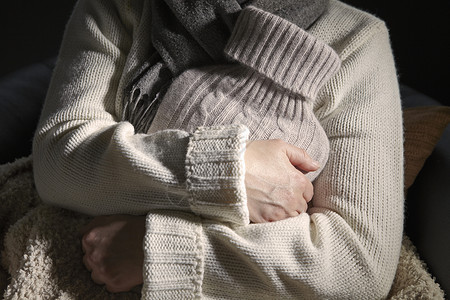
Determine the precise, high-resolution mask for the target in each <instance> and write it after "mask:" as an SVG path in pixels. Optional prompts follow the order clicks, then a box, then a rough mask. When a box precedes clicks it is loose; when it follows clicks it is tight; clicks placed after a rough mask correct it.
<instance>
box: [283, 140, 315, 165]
mask: <svg viewBox="0 0 450 300" xmlns="http://www.w3.org/2000/svg"><path fill="white" fill-rule="evenodd" d="M285 150H286V155H287V157H288V159H289V161H290V162H291V164H292V165H294V166H295V167H297V168H299V169H300V170H303V171H306V172H312V171H316V170H318V169H319V168H320V164H319V163H318V162H317V161H315V160H313V159H312V158H311V157H310V156H309V155H308V153H306V151H305V150H304V149H302V148H298V147H296V146H294V145H291V144H288V143H285Z"/></svg>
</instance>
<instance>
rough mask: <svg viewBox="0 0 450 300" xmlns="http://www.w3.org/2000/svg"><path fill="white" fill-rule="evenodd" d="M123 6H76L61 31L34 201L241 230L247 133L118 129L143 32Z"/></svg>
mask: <svg viewBox="0 0 450 300" xmlns="http://www.w3.org/2000/svg"><path fill="white" fill-rule="evenodd" d="M144 4H145V5H147V2H144V1H143V5H144ZM127 5H128V4H127V1H107V0H92V1H85V0H82V1H80V2H79V3H78V4H77V7H76V9H75V11H74V13H73V15H72V18H71V20H70V22H69V24H68V26H67V30H66V33H65V37H64V41H63V44H62V47H61V52H60V55H59V58H58V62H57V66H56V68H55V71H54V75H53V79H52V83H51V86H50V88H49V91H48V95H47V99H46V103H45V106H44V109H43V112H42V115H41V120H40V123H39V126H38V129H37V131H36V135H35V139H34V149H33V155H34V172H35V181H36V187H37V189H38V192H39V194H40V196H41V198H42V199H43V200H44V201H45V202H47V203H51V204H54V205H58V206H63V207H66V208H69V209H73V210H76V211H80V212H83V213H87V214H91V215H100V214H102V215H104V214H116V213H127V214H145V213H147V212H148V211H149V210H154V209H175V210H181V211H189V212H194V213H196V214H199V215H202V216H204V217H207V218H208V217H209V218H215V219H217V220H221V221H228V222H235V223H239V224H247V223H248V222H249V220H248V210H247V207H246V202H245V188H244V183H243V182H244V178H243V153H244V151H243V150H244V149H245V143H246V139H247V135H248V133H247V130H246V128H245V127H243V126H228V127H221V128H204V129H202V130H199V131H198V132H196V133H192V134H190V133H187V132H184V131H179V130H170V131H169V130H165V131H160V132H156V133H154V134H151V135H149V134H135V130H134V128H133V126H132V125H131V124H130V123H129V122H126V121H121V118H120V116H121V109H122V101H123V99H122V95H123V90H124V88H125V85H126V81H127V78H128V80H129V73H131V71H130V68H131V67H130V66H131V65H134V64H136V63H139V62H140V60H142V59H143V58H142V57H144V56H143V55H142V56H139V57H138V58H139V59H140V60H139V59H137V58H136V53H135V52H136V51H138V50H136V49H140V50H139V51H142V50H141V49H148V45H147V47H146V46H145V43H144V44H142V45H136V44H140V43H141V42H142V41H141V40H139V39H136V40H134V39H133V37H134V36H138V37H139V36H140V35H142V34H143V32H148V31H147V30H148V28H144V29H139V28H140V27H139V26H141V23H145V22H141V20H140V18H141V17H140V15H139V13H140V11H139V5H137V4H136V5H135V6H134V5H133V6H131V7H132V9H134V10H135V11H134V12H130V11H129V9H130V7H128V6H127ZM138 11H139V12H138ZM144 12H145V13H147V14H148V13H149V12H148V10H144ZM147 17H148V16H147ZM144 27H145V26H144ZM146 41H147V43H148V39H147V40H146ZM138 46H139V47H138ZM211 154H214V155H211ZM225 167H226V168H225ZM227 168H228V169H227ZM225 169H227V170H228V171H230V173H226V174H224V176H222V178H220V177H221V172H222V173H223V172H224V170H225ZM222 175H223V174H222ZM203 183H204V186H209V188H208V189H205V188H203V187H201V185H202V184H203ZM202 191H203V192H205V193H207V192H208V191H209V192H210V193H211V194H214V193H212V191H215V192H216V193H215V194H216V195H217V197H216V198H214V197H207V196H202V195H201V192H202ZM211 204H215V206H214V208H211Z"/></svg>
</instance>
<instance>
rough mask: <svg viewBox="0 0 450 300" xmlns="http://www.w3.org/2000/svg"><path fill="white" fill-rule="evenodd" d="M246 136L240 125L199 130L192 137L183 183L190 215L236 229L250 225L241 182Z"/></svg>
mask: <svg viewBox="0 0 450 300" xmlns="http://www.w3.org/2000/svg"><path fill="white" fill-rule="evenodd" d="M248 135H249V132H248V129H247V128H246V127H245V126H242V125H232V126H218V127H201V128H199V129H197V130H196V131H195V132H194V133H193V134H192V136H191V139H190V141H189V146H188V150H187V155H186V168H187V169H186V174H187V180H186V183H187V188H188V191H189V193H190V196H191V197H190V199H189V201H190V205H191V210H192V211H193V212H194V213H196V214H198V215H201V216H203V217H205V218H210V219H214V220H218V221H224V222H231V223H234V224H238V225H246V224H249V223H250V219H249V212H248V208H247V195H246V192H245V182H244V175H245V166H244V152H245V146H246V141H247V139H248Z"/></svg>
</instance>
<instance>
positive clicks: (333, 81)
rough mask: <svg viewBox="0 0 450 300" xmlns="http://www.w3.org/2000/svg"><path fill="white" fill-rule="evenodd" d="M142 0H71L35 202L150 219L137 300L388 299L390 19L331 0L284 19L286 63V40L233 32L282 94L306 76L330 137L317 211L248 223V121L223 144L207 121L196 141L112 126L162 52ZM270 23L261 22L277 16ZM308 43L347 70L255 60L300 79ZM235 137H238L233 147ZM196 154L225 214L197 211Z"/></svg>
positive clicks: (39, 136)
mask: <svg viewBox="0 0 450 300" xmlns="http://www.w3.org/2000/svg"><path fill="white" fill-rule="evenodd" d="M149 2H150V1H145V0H123V1H122V0H120V1H119V0H80V1H79V2H78V4H77V6H76V9H75V11H74V13H73V15H72V17H71V20H70V22H69V24H68V26H67V31H66V34H65V38H64V41H63V45H62V48H61V53H60V56H59V59H58V63H57V66H56V69H55V75H54V77H53V80H52V83H51V86H50V90H49V93H48V96H47V97H48V98H47V101H46V104H45V107H44V110H43V113H42V118H41V121H40V124H39V128H38V130H37V133H36V137H35V140H34V155H35V158H36V159H35V161H34V174H35V180H36V187H37V189H38V192H39V194H40V196H41V197H42V198H43V199H44V200H45V201H46V202H47V203H53V204H57V205H60V206H64V207H67V208H70V209H74V210H78V211H81V212H86V213H90V214H108V213H147V212H150V213H148V215H147V230H146V237H145V243H144V247H145V252H146V256H145V266H144V271H145V274H147V275H148V276H146V277H145V279H144V280H145V282H144V287H143V298H144V299H164V298H166V299H173V298H206V299H218V298H220V299H299V298H300V299H301V298H306V299H379V298H384V297H386V296H387V294H388V292H389V289H390V286H391V284H392V282H393V278H394V274H395V270H396V266H397V262H398V257H399V253H400V245H401V237H402V222H403V171H402V170H403V158H402V154H403V148H402V120H401V107H400V99H399V93H398V85H397V78H396V72H395V68H394V61H393V57H392V53H391V48H390V44H389V37H388V32H387V30H386V27H385V25H384V23H383V22H382V21H380V20H379V19H377V18H375V17H373V16H371V15H369V14H366V13H363V12H361V11H358V10H356V9H354V8H351V7H349V6H347V5H345V4H343V3H341V2H338V1H336V0H332V1H331V2H330V6H329V8H328V10H327V11H326V12H325V13H324V14H323V15H322V17H321V18H320V19H319V20H317V21H316V22H315V23H314V25H313V26H312V27H311V28H310V29H308V32H305V33H302V32H299V31H298V30H290V29H289V28H293V27H291V25H290V24H287V23H284V22H283V21H282V20H280V21H277V22H280V23H279V24H280V25H282V26H286V31H285V33H286V34H285V35H283V34H282V35H280V41H282V40H283V38H286V40H289V41H292V44H291V43H287V44H286V47H292V49H294V50H295V51H294V52H291V51H290V50H289V51H284V53H286V54H289V55H295V56H296V57H293V58H292V59H289V58H286V60H285V58H282V57H278V55H279V53H281V52H283V49H279V48H277V47H275V48H274V50H275V51H274V52H270V51H272V50H270V47H268V48H267V51H269V52H266V51H261V52H260V53H257V52H251V53H250V54H248V53H247V52H246V51H249V50H250V49H248V50H245V51H243V52H236V51H237V50H236V51H235V47H233V45H239V44H240V43H245V42H244V41H242V40H240V38H239V36H234V37H233V38H232V40H230V43H229V47H228V48H227V51H228V53H230V54H231V55H232V56H233V57H234V56H237V57H239V59H237V60H238V61H239V60H242V61H243V63H240V64H243V65H245V66H247V65H248V66H249V68H250V69H251V70H255V71H256V73H257V74H261V76H264V77H267V78H269V79H270V80H271V81H272V82H274V83H275V84H277V85H279V86H282V87H283V85H289V84H291V85H297V84H300V85H302V86H296V87H293V88H292V87H290V88H291V89H293V91H297V90H298V91H301V89H302V88H304V87H307V86H308V85H310V86H311V87H308V88H307V94H305V95H303V97H305V100H306V102H305V103H308V101H310V100H311V105H312V110H313V112H314V114H315V116H316V117H317V119H318V121H319V122H320V125H321V126H322V127H323V130H324V132H325V133H326V135H327V137H328V139H329V145H330V152H329V157H328V162H327V164H326V165H325V167H324V168H323V170H322V173H321V174H320V175H319V176H318V177H317V178H316V180H315V182H314V187H315V195H314V199H313V207H312V208H310V209H309V210H308V213H305V214H301V215H299V216H298V217H295V218H290V219H287V220H284V221H280V222H273V223H267V224H246V223H245V224H244V222H243V217H242V216H246V213H248V212H246V211H245V209H244V207H245V205H244V202H245V199H244V198H243V195H245V192H244V191H242V187H243V184H242V181H243V176H241V177H239V176H236V175H237V174H242V155H240V154H239V151H241V150H242V149H243V147H245V145H244V144H245V141H244V140H245V139H244V138H242V137H243V136H244V135H245V134H246V133H245V132H246V130H247V129H245V128H243V127H239V126H238V127H236V128H235V130H231V131H230V136H229V137H228V139H224V137H223V135H222V133H223V131H222V130H229V128H231V127H230V126H223V127H221V128H222V129H221V130H217V128H209V127H205V128H203V129H200V130H199V131H198V132H197V133H196V134H198V136H197V135H196V134H193V133H188V132H186V131H182V130H175V129H173V130H164V131H158V132H156V133H152V134H135V133H134V129H133V126H131V124H130V123H127V122H119V120H120V117H118V116H121V115H122V106H123V90H124V87H125V86H126V84H127V83H129V82H130V80H131V79H132V78H133V76H134V74H136V73H138V70H139V68H140V67H141V66H142V65H143V64H144V62H145V61H146V60H147V58H148V55H151V53H152V51H153V50H152V47H151V45H150V42H149V41H148V36H149V32H150V27H149V24H150V19H151V18H150V13H151V12H150V5H149ZM271 18H272V17H271V16H267V17H264V18H262V19H255V20H254V22H257V23H258V22H261V23H258V24H272V23H271V21H270V19H271ZM294 18H295V16H294ZM258 20H260V21H258ZM244 21H246V20H242V22H244ZM247 21H250V20H247ZM262 28H263V30H262V32H270V30H271V29H270V28H271V27H266V26H264V25H263V27H262ZM264 28H265V29H264ZM276 32H278V31H275V32H274V34H275V33H276ZM290 34H293V36H292V38H291V39H289V38H288V36H289V35H290ZM294 34H295V35H294ZM243 35H244V34H243ZM302 36H303V37H302ZM302 39H304V42H305V45H309V44H310V43H312V42H313V41H314V40H320V41H322V42H323V43H325V44H327V45H329V46H330V47H331V48H333V50H334V51H336V52H337V54H338V55H339V57H340V59H341V60H342V65H341V68H340V69H339V71H338V72H337V73H336V75H334V76H332V77H331V78H330V79H329V81H328V82H326V83H325V84H324V85H323V86H322V87H320V84H319V85H317V86H314V85H312V84H311V83H312V82H313V81H315V80H317V81H320V79H321V78H323V80H324V81H326V76H325V73H326V68H320V70H319V69H316V68H315V67H312V69H311V72H307V73H301V72H299V73H298V76H296V77H293V78H290V77H283V73H282V72H280V70H277V71H276V72H275V73H273V74H271V73H270V72H271V70H272V67H269V68H265V67H264V64H262V65H261V64H260V63H261V62H263V61H264V57H265V55H267V57H269V60H268V61H269V66H270V62H271V59H272V58H273V59H274V62H276V61H280V62H283V63H286V65H285V66H286V67H285V68H286V69H287V70H289V73H290V75H292V76H293V75H295V70H297V69H298V68H299V67H300V66H299V65H298V66H297V65H296V64H295V62H297V61H299V60H301V59H302V58H301V57H302V56H303V55H309V54H308V53H309V52H308V48H304V47H302V46H300V41H301V40H302ZM247 42H252V40H251V39H250V41H247ZM253 42H254V43H256V44H258V43H259V41H258V42H256V41H253ZM296 45H298V46H296ZM312 45H314V43H313V44H312ZM240 47H241V46H240V45H239V46H238V48H240ZM242 47H244V45H242ZM257 47H258V46H255V49H256V48H257ZM325 48H326V47H324V49H325ZM263 49H264V50H266V49H265V48H264V47H262V48H261V50H263ZM279 51H281V52H279ZM245 53H247V55H246V54H245ZM80 54H81V55H80ZM325 54H326V51H317V52H311V55H310V56H309V57H310V60H308V59H307V61H310V62H311V66H314V65H316V64H317V62H318V61H324V62H327V61H328V60H326V59H325V60H320V58H321V57H322V58H323V57H325ZM246 57H247V58H246ZM315 58H318V59H317V60H315ZM288 62H293V63H292V64H289V63H288ZM331 65H332V64H330V66H331ZM277 66H278V67H280V68H281V64H280V65H277ZM305 66H308V64H307V63H305ZM283 68H284V67H283ZM315 70H317V71H315ZM322 72H325V73H322ZM309 74H310V75H309ZM286 78H289V79H286ZM316 88H317V89H316ZM293 94H294V95H299V94H301V93H300V92H299V93H297V92H294V93H293ZM308 95H309V96H308ZM314 95H317V97H315V99H314V101H312V100H313V99H312V98H314ZM310 97H311V99H309V98H310ZM302 111H307V110H306V109H305V110H302ZM235 126H236V125H235ZM281 127H283V126H281ZM200 136H203V137H201V138H200ZM203 138H206V140H207V141H208V142H205V143H203V146H204V147H205V148H201V149H199V148H197V147H198V145H200V144H201V143H198V145H197V142H198V141H201V140H202V139H203ZM215 139H217V141H216V140H215ZM220 140H223V141H222V142H219V141H220ZM225 141H228V142H225ZM236 141H241V144H240V145H239V146H236V145H237V144H236ZM226 145H228V148H227V150H225V149H224V146H226ZM190 147H191V148H190ZM189 149H190V150H189ZM188 151H189V152H188ZM188 153H192V154H193V155H192V159H194V158H195V160H196V161H195V162H193V161H192V159H191V158H189V157H191V156H187V154H188ZM196 153H203V154H201V156H202V159H205V162H202V164H203V163H204V166H205V167H206V166H208V167H207V168H212V169H211V170H208V171H207V172H208V173H209V172H212V174H226V175H227V176H225V177H224V180H223V181H221V180H217V181H216V182H217V183H219V186H218V189H217V190H216V192H217V194H222V195H230V194H231V195H235V196H237V195H240V196H242V197H236V198H235V199H233V197H234V196H233V197H229V198H228V200H226V201H224V202H223V203H221V205H219V206H217V211H219V210H220V211H221V212H217V213H216V212H214V213H211V212H210V211H211V209H203V208H201V209H199V208H198V207H197V206H196V204H198V203H202V202H203V201H204V200H205V198H206V197H205V194H203V193H200V194H199V198H198V199H195V193H191V192H192V191H189V189H188V188H187V182H191V183H190V184H194V183H195V185H192V186H195V187H199V186H201V183H202V182H201V180H200V181H196V180H193V179H199V178H201V176H198V177H190V176H192V175H194V174H200V175H201V174H205V173H203V171H202V169H199V170H200V171H198V170H197V171H198V173H196V172H197V171H195V172H191V173H190V172H189V170H193V169H192V168H191V167H190V162H193V163H192V164H191V166H192V167H193V168H194V169H195V167H196V166H197V165H198V163H197V159H199V156H197V155H196ZM225 153H226V155H224V154H225ZM230 153H234V154H233V155H231V154H230ZM194 154H195V155H194ZM230 157H234V158H239V159H238V160H236V161H234V162H233V163H231V164H230V165H229V166H232V167H231V168H230V169H229V168H228V166H225V165H226V164H227V163H226V164H225V165H224V164H223V162H224V161H229V160H230ZM216 165H217V166H218V167H217V168H216ZM213 169H214V170H215V171H213ZM217 176H218V177H217V178H219V177H220V176H219V175H217ZM238 177H239V180H240V181H239V183H237V178H238ZM213 180H215V179H213ZM205 182H208V180H206V181H205ZM230 186H233V187H234V189H235V190H234V191H233V192H230V190H229V187H230ZM239 189H241V190H240V191H239ZM207 192H208V193H209V191H207ZM193 195H194V196H193ZM192 197H194V198H192ZM224 197H225V196H224ZM219 199H224V198H219ZM197 200H198V201H197ZM229 200H232V201H231V202H229ZM209 204H210V203H209ZM205 207H208V205H205ZM230 207H232V208H231V209H230ZM156 209H158V212H157V213H156V212H155V210H156ZM222 212H226V213H222ZM195 213H197V214H200V216H196V215H195ZM223 218H226V219H227V220H228V221H227V222H222V220H223ZM235 220H239V221H238V223H236V221H235ZM247 223H248V220H247ZM150 274H151V275H150Z"/></svg>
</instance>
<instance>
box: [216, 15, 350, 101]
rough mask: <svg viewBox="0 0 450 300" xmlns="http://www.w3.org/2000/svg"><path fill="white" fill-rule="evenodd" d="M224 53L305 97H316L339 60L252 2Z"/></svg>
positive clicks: (295, 27) (324, 45)
mask: <svg viewBox="0 0 450 300" xmlns="http://www.w3.org/2000/svg"><path fill="white" fill-rule="evenodd" d="M225 53H226V54H227V55H228V56H229V57H231V58H233V59H235V60H237V61H238V62H240V63H242V64H244V65H247V66H249V67H251V68H253V69H255V70H256V71H258V72H259V73H261V74H262V75H264V76H267V77H269V78H270V79H272V80H273V81H274V82H276V83H277V84H279V85H281V86H283V87H284V88H286V89H288V90H291V91H293V92H294V93H297V94H300V95H302V96H303V97H305V98H307V99H315V97H316V95H317V93H318V91H319V89H320V88H321V87H322V86H323V85H324V84H325V83H326V82H327V80H328V79H329V78H330V77H331V76H332V75H333V74H334V73H336V72H337V70H338V69H339V68H340V64H341V61H340V59H339V56H338V54H337V53H336V52H335V51H334V50H333V49H332V48H331V47H330V46H328V45H327V44H325V43H324V42H322V41H320V40H318V39H317V38H315V37H314V36H312V35H311V34H309V33H307V32H306V31H304V30H303V29H301V28H300V27H298V26H296V25H295V24H293V23H290V22H288V21H286V20H284V19H283V18H280V17H278V16H276V15H273V14H270V13H267V12H265V11H263V10H260V9H258V8H256V7H253V6H249V7H246V8H245V9H243V10H242V12H241V13H240V15H239V17H238V20H237V22H236V25H235V27H234V29H233V33H232V35H231V37H230V40H229V41H228V43H227V45H226V47H225Z"/></svg>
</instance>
